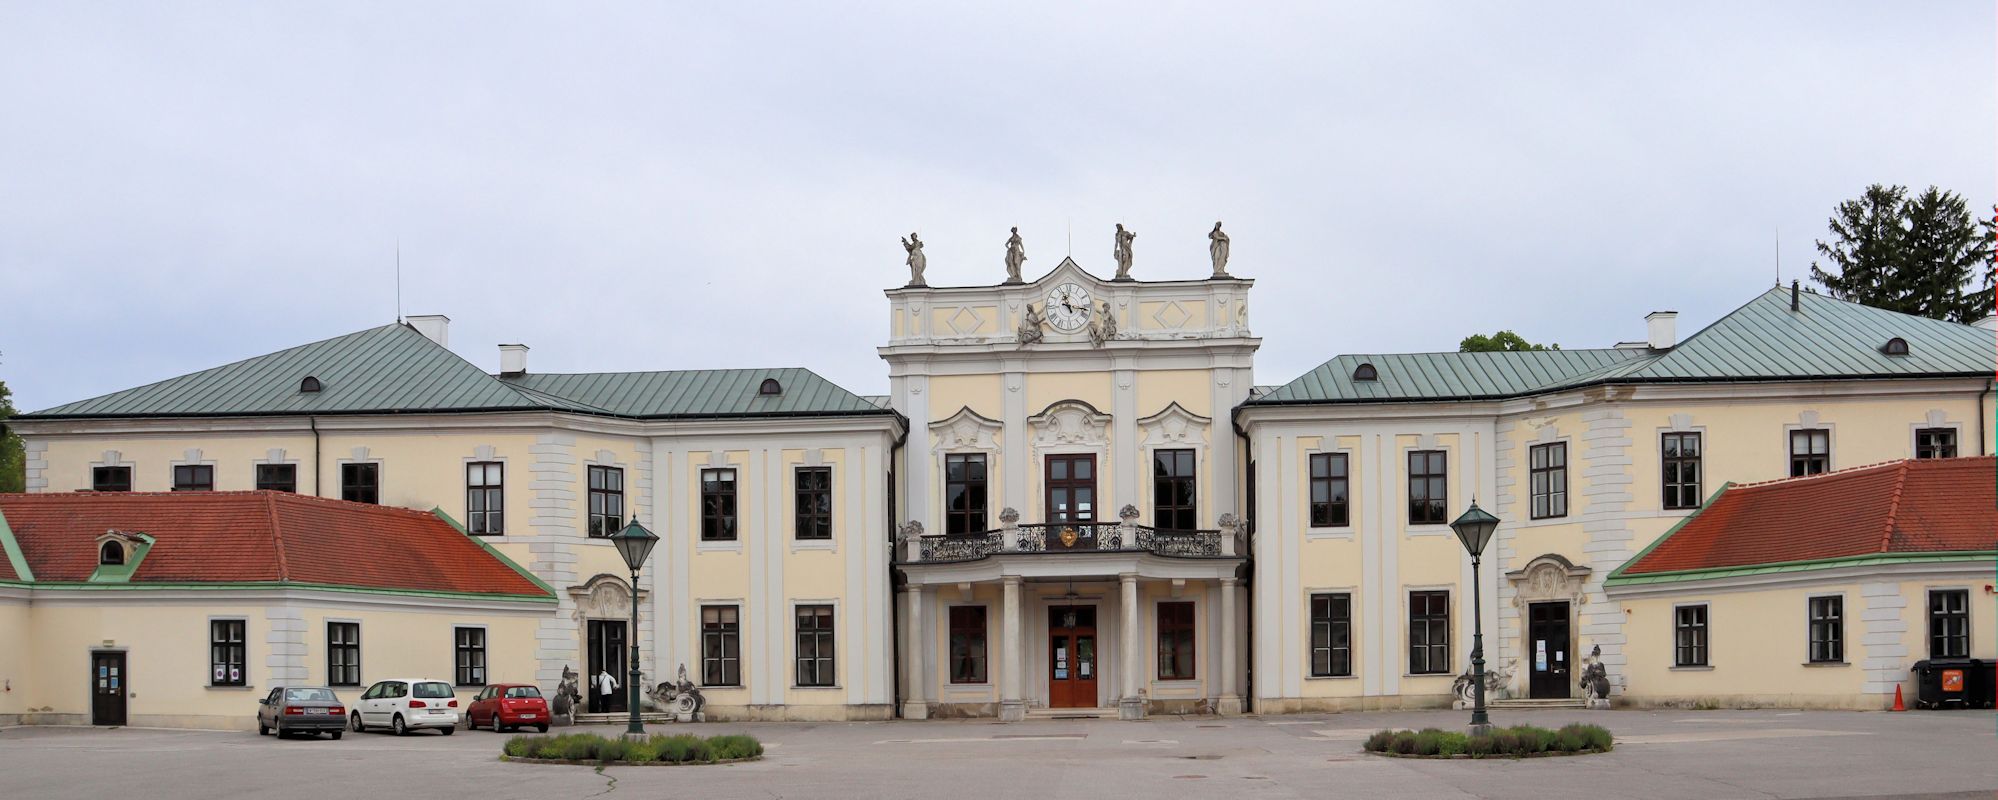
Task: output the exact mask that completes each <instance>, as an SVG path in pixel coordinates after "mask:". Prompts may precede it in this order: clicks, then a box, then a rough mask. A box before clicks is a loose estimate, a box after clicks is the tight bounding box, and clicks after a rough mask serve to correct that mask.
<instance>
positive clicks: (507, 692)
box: [465, 683, 549, 733]
mask: <svg viewBox="0 0 1998 800" xmlns="http://www.w3.org/2000/svg"><path fill="white" fill-rule="evenodd" d="M548 718H549V714H548V699H547V698H545V697H542V696H541V689H539V688H537V687H536V686H534V685H533V684H528V683H496V684H493V685H491V686H488V687H486V689H485V691H482V692H479V696H477V697H474V698H472V704H471V705H470V706H468V707H466V709H465V725H466V726H468V727H472V728H476V727H479V726H480V725H487V726H491V727H492V729H493V733H506V731H507V729H508V728H515V727H519V728H534V729H535V730H538V731H541V732H542V733H547V732H548Z"/></svg>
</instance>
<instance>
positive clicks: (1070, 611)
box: [1048, 606, 1101, 708]
mask: <svg viewBox="0 0 1998 800" xmlns="http://www.w3.org/2000/svg"><path fill="white" fill-rule="evenodd" d="M1096 657H1097V650H1096V607H1095V606H1053V607H1050V608H1049V609H1048V707H1049V708H1095V707H1096V704H1097V703H1096V679H1097V677H1098V676H1099V673H1100V672H1101V670H1100V669H1099V666H1100V665H1099V664H1098V663H1097V658H1096Z"/></svg>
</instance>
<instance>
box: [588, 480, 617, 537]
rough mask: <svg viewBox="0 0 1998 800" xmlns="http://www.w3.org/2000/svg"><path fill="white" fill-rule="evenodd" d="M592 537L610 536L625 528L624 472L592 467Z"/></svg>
mask: <svg viewBox="0 0 1998 800" xmlns="http://www.w3.org/2000/svg"><path fill="white" fill-rule="evenodd" d="M589 472H590V535H591V536H595V537H599V538H601V537H604V536H609V535H611V534H613V533H617V532H618V531H619V530H621V529H623V528H624V470H621V469H618V468H617V467H596V466H593V467H590V470H589Z"/></svg>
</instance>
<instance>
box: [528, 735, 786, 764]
mask: <svg viewBox="0 0 1998 800" xmlns="http://www.w3.org/2000/svg"><path fill="white" fill-rule="evenodd" d="M500 752H501V753H504V754H505V755H506V757H508V758H536V759H549V760H553V761H579V762H595V763H597V764H640V763H666V764H713V763H715V762H717V761H738V760H742V759H750V758H760V757H762V755H763V743H762V742H759V741H757V740H756V737H754V736H747V735H744V734H723V735H720V736H695V735H693V734H686V733H680V734H670V735H669V734H664V733H658V734H653V735H652V737H651V738H649V739H645V740H643V741H627V740H624V739H612V738H606V737H604V736H602V735H599V734H595V733H565V734H561V735H559V736H515V737H513V738H511V739H508V740H506V744H504V745H501V746H500Z"/></svg>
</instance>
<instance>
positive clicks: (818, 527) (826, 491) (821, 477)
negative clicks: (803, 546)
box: [794, 467, 833, 539]
mask: <svg viewBox="0 0 1998 800" xmlns="http://www.w3.org/2000/svg"><path fill="white" fill-rule="evenodd" d="M794 480H795V481H796V483H797V490H798V508H797V513H798V531H797V535H798V538H800V539H831V538H832V529H833V523H832V520H833V502H832V467H799V468H798V473H797V475H796V477H795V478H794Z"/></svg>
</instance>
